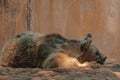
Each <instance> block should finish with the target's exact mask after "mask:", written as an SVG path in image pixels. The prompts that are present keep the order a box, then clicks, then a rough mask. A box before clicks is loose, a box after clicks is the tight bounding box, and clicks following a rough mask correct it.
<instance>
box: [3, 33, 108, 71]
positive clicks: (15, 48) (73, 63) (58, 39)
mask: <svg viewBox="0 0 120 80" xmlns="http://www.w3.org/2000/svg"><path fill="white" fill-rule="evenodd" d="M91 43H92V35H91V34H90V33H88V34H87V35H86V36H85V38H84V39H82V40H73V39H68V38H65V37H63V36H61V35H60V34H57V33H51V34H47V35H42V34H40V33H34V32H24V33H20V34H18V35H15V36H13V37H11V38H10V39H9V40H8V41H7V43H6V44H5V45H4V47H3V49H2V51H1V55H2V66H4V67H14V68H43V69H48V68H57V67H61V68H82V66H83V65H82V64H83V63H84V62H92V61H94V62H96V63H97V64H104V62H105V60H106V56H104V55H103V54H102V53H101V52H100V51H99V50H98V49H97V48H96V47H95V46H94V45H92V44H91Z"/></svg>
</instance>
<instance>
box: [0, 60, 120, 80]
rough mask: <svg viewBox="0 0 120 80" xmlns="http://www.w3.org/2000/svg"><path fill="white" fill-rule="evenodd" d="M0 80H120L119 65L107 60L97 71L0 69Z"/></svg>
mask: <svg viewBox="0 0 120 80" xmlns="http://www.w3.org/2000/svg"><path fill="white" fill-rule="evenodd" d="M0 80H120V64H118V63H116V62H114V61H113V60H109V61H106V63H105V65H103V66H100V68H98V69H68V68H67V69H61V68H55V69H48V70H42V69H40V68H4V67H0Z"/></svg>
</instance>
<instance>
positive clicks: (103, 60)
mask: <svg viewBox="0 0 120 80" xmlns="http://www.w3.org/2000/svg"><path fill="white" fill-rule="evenodd" d="M106 59H107V57H104V58H103V59H102V60H101V61H96V62H97V63H99V64H101V65H103V64H104V63H105V61H106Z"/></svg>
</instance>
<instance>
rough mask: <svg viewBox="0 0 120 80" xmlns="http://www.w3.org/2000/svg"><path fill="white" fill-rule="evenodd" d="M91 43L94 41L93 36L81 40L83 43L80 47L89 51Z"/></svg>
mask: <svg viewBox="0 0 120 80" xmlns="http://www.w3.org/2000/svg"><path fill="white" fill-rule="evenodd" d="M91 43H92V39H91V38H88V39H87V40H81V42H80V45H81V47H80V49H81V51H87V50H88V48H89V47H90V45H91Z"/></svg>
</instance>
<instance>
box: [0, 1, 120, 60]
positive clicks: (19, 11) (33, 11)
mask: <svg viewBox="0 0 120 80" xmlns="http://www.w3.org/2000/svg"><path fill="white" fill-rule="evenodd" d="M119 25H120V0H0V49H1V48H2V46H3V45H4V43H5V42H6V41H7V40H8V38H9V36H12V35H15V34H17V33H20V32H23V31H29V30H30V31H34V32H40V33H43V34H47V33H50V32H57V33H60V34H61V35H63V36H65V37H68V38H74V39H81V38H83V37H84V35H85V34H86V33H88V32H90V33H92V35H93V43H94V44H95V45H96V46H97V47H98V48H99V49H100V50H101V52H103V53H104V54H106V55H107V56H109V58H116V59H118V61H119V62H120V59H119V56H120V42H119V41H120V36H119V31H120V27H119Z"/></svg>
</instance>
